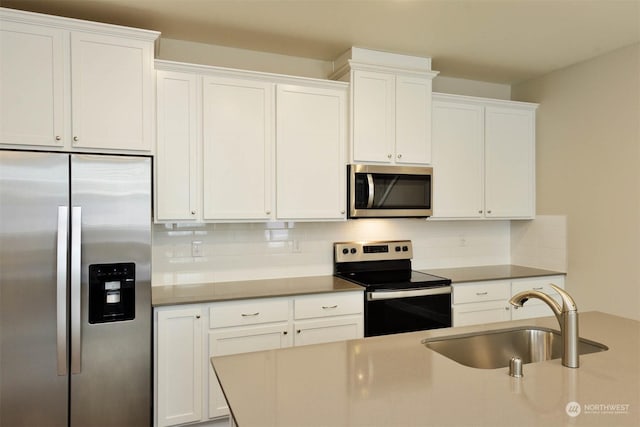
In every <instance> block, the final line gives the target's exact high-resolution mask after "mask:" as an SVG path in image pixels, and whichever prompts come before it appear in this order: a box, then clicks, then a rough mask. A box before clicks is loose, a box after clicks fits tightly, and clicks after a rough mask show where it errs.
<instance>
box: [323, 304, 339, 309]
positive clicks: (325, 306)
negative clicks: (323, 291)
mask: <svg viewBox="0 0 640 427" xmlns="http://www.w3.org/2000/svg"><path fill="white" fill-rule="evenodd" d="M334 308H338V304H336V305H323V306H322V309H323V310H331V309H334Z"/></svg>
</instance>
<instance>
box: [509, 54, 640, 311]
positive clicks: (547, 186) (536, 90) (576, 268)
mask: <svg viewBox="0 0 640 427" xmlns="http://www.w3.org/2000/svg"><path fill="white" fill-rule="evenodd" d="M512 93H513V97H514V99H517V100H522V101H531V102H538V103H540V107H539V108H538V113H537V128H536V133H537V149H536V162H537V172H536V173H537V183H536V187H537V201H536V204H537V213H538V214H543V215H566V217H567V229H568V230H567V239H568V260H567V271H568V276H567V289H568V290H569V292H571V293H572V295H573V296H574V297H575V299H576V302H577V303H578V306H579V308H580V309H581V310H600V311H605V312H609V313H613V314H617V315H621V316H625V317H630V318H635V319H640V44H636V45H633V46H630V47H627V48H624V49H620V50H617V51H614V52H611V53H608V54H605V55H602V56H599V57H597V58H594V59H592V60H589V61H586V62H582V63H579V64H575V65H573V66H570V67H568V68H565V69H562V70H558V71H555V72H553V73H550V74H548V75H545V76H543V77H540V78H538V79H534V80H531V81H528V82H524V83H521V84H519V85H517V86H514V87H513V89H512Z"/></svg>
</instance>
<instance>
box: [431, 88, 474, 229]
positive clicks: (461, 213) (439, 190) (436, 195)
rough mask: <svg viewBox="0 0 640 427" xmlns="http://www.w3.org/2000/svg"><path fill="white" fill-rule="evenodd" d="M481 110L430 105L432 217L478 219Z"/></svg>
mask: <svg viewBox="0 0 640 427" xmlns="http://www.w3.org/2000/svg"><path fill="white" fill-rule="evenodd" d="M483 114H484V109H483V107H482V106H478V105H473V104H465V103H457V102H448V101H438V100H434V102H433V133H432V141H431V142H432V144H433V174H434V179H433V186H434V189H433V217H434V218H482V217H483V210H484V201H483V191H484V168H483V164H484V159H483V145H484V141H483V126H484V117H483Z"/></svg>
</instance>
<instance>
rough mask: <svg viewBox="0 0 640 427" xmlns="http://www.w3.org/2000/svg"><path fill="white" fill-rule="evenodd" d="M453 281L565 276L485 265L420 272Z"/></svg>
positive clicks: (520, 268)
mask: <svg viewBox="0 0 640 427" xmlns="http://www.w3.org/2000/svg"><path fill="white" fill-rule="evenodd" d="M420 271H422V272H424V273H428V274H434V275H436V276H440V277H446V278H448V279H451V281H452V282H453V283H464V282H478V281H483V280H501V279H519V278H523V277H542V276H556V275H564V274H565V273H561V272H558V271H551V270H543V269H540V268H533V267H525V266H522V265H512V264H505V265H483V266H478V267H456V268H438V269H428V270H420Z"/></svg>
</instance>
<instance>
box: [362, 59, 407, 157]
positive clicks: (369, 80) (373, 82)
mask: <svg viewBox="0 0 640 427" xmlns="http://www.w3.org/2000/svg"><path fill="white" fill-rule="evenodd" d="M351 84H352V91H353V115H352V117H353V123H352V129H353V161H354V162H367V161H369V162H391V161H392V160H393V152H394V151H395V110H396V109H395V76H394V75H393V74H387V73H378V72H367V71H356V72H354V74H353V80H352V82H351Z"/></svg>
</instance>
